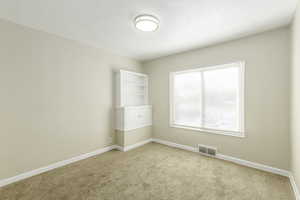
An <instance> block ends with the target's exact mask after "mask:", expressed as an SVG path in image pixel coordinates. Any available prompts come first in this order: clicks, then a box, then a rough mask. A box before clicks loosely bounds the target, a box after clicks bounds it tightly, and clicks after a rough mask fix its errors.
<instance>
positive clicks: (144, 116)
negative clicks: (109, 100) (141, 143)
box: [116, 105, 152, 131]
mask: <svg viewBox="0 0 300 200" xmlns="http://www.w3.org/2000/svg"><path fill="white" fill-rule="evenodd" d="M151 125H152V106H151V105H145V106H127V107H119V108H117V120H116V129H117V130H121V131H129V130H133V129H137V128H142V127H145V126H151Z"/></svg>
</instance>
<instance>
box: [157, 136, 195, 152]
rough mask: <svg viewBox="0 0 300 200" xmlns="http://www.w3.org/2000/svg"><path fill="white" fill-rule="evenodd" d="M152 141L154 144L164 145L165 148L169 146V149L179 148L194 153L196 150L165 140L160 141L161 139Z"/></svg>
mask: <svg viewBox="0 0 300 200" xmlns="http://www.w3.org/2000/svg"><path fill="white" fill-rule="evenodd" d="M152 141H153V142H156V143H159V144H164V145H167V146H170V147H176V148H179V149H183V150H187V151H193V152H196V148H194V147H191V146H187V145H182V144H177V143H174V142H169V141H166V140H161V139H156V138H153V139H152Z"/></svg>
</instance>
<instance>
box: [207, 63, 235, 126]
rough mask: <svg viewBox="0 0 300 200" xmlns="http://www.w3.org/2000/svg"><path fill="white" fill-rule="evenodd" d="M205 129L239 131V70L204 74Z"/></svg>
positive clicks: (233, 69)
mask: <svg viewBox="0 0 300 200" xmlns="http://www.w3.org/2000/svg"><path fill="white" fill-rule="evenodd" d="M203 77H204V127H205V128H209V129H217V130H231V131H239V105H238V104H239V101H238V98H239V68H238V67H231V68H224V69H217V70H209V71H204V72H203Z"/></svg>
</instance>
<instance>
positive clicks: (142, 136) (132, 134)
mask: <svg viewBox="0 0 300 200" xmlns="http://www.w3.org/2000/svg"><path fill="white" fill-rule="evenodd" d="M116 134H117V135H116V137H117V142H116V143H117V145H119V146H122V147H126V146H130V145H133V144H136V143H139V142H143V141H145V140H148V139H151V138H152V127H151V126H146V127H142V128H138V129H133V130H130V131H119V130H117V131H116Z"/></svg>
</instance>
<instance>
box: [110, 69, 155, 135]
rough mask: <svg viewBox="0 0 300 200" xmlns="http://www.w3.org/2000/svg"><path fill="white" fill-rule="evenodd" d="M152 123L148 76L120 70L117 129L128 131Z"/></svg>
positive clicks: (117, 83) (118, 78) (117, 77)
mask: <svg viewBox="0 0 300 200" xmlns="http://www.w3.org/2000/svg"><path fill="white" fill-rule="evenodd" d="M151 125H152V107H151V106H150V105H148V76H147V75H146V74H141V73H136V72H130V71H125V70H120V71H119V72H118V73H117V74H116V129H118V130H123V131H128V130H132V129H136V128H141V127H144V126H151Z"/></svg>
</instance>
